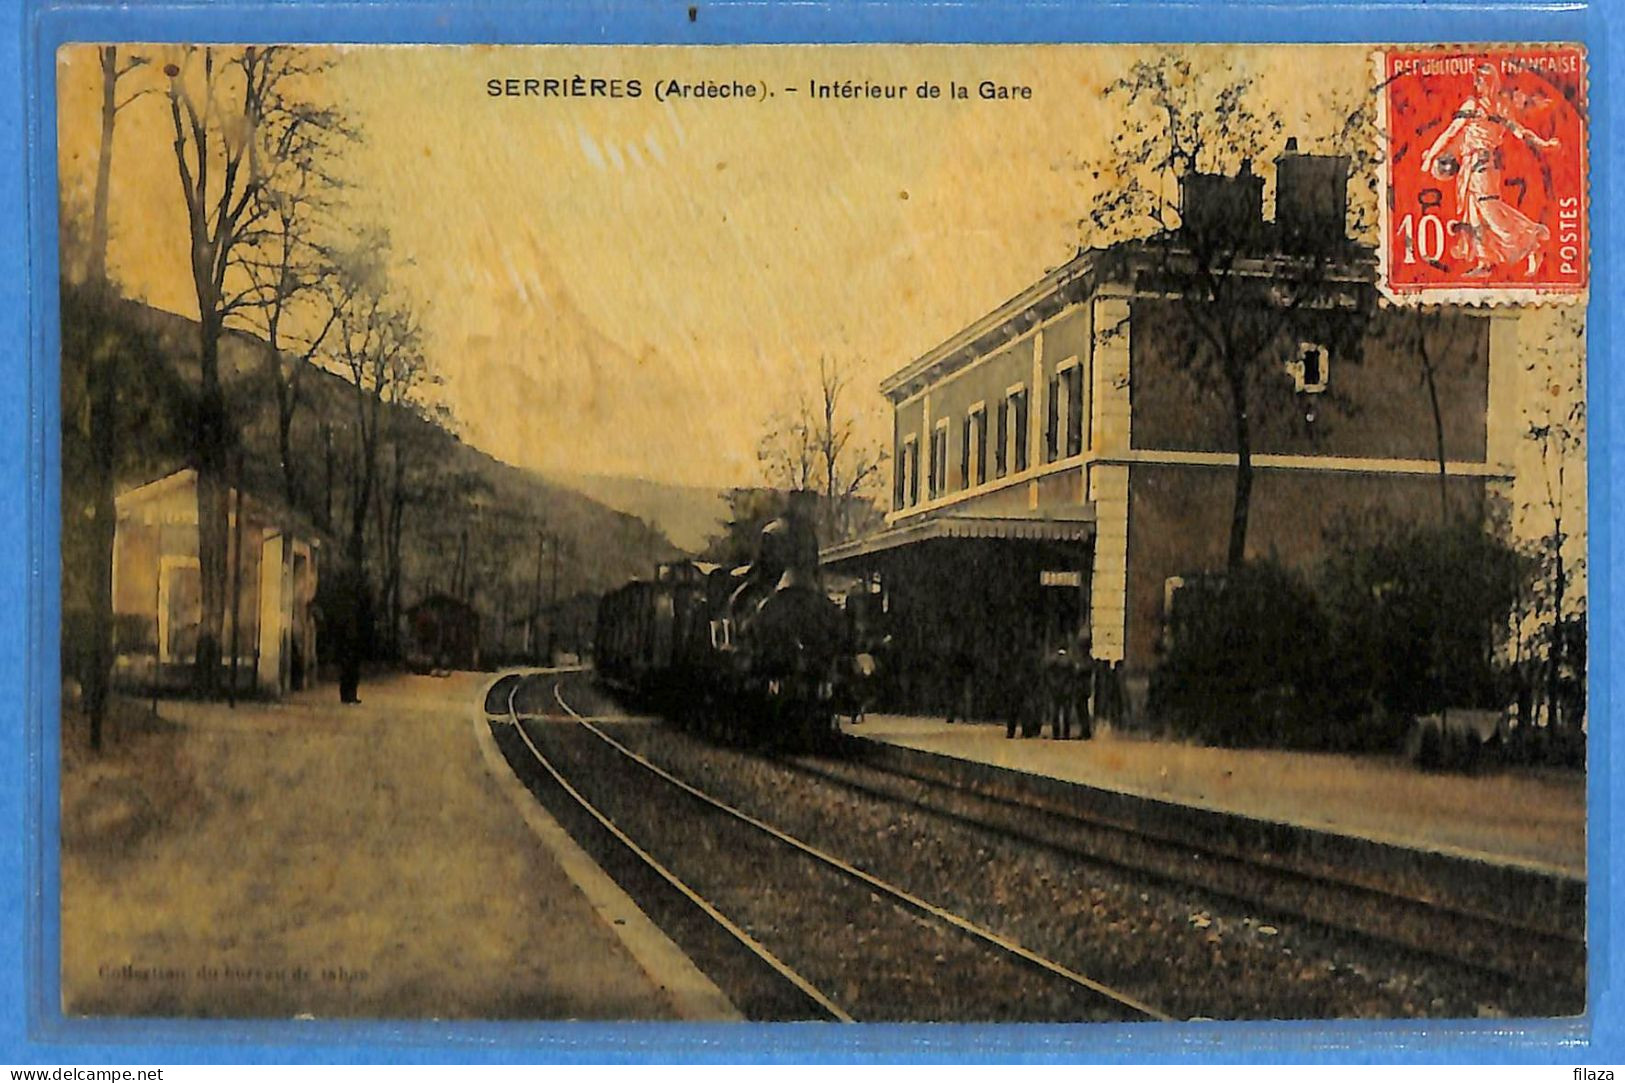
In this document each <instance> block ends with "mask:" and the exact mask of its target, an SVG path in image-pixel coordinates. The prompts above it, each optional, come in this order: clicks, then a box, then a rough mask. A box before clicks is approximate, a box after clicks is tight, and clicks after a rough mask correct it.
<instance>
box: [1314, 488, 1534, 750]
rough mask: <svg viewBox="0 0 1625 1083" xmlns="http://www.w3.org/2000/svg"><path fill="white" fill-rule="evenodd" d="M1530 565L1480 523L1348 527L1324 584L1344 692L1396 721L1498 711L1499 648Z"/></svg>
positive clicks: (1352, 709)
mask: <svg viewBox="0 0 1625 1083" xmlns="http://www.w3.org/2000/svg"><path fill="white" fill-rule="evenodd" d="M1528 570H1529V569H1528V563H1527V561H1526V560H1525V559H1524V558H1523V557H1521V556H1520V555H1519V553H1518V552H1517V550H1516V548H1515V547H1514V546H1513V545H1511V544H1510V542H1508V541H1507V540H1505V539H1504V538H1503V537H1502V536H1501V535H1500V533H1499V532H1498V531H1497V530H1495V529H1493V528H1491V529H1486V528H1485V527H1484V526H1483V525H1482V524H1480V523H1479V522H1478V521H1477V519H1476V517H1471V516H1456V517H1453V518H1451V519H1450V520H1448V521H1447V522H1444V523H1442V524H1439V523H1425V524H1416V525H1410V526H1396V525H1394V524H1371V523H1364V524H1361V525H1359V526H1350V527H1347V528H1345V529H1344V530H1343V531H1342V532H1341V535H1340V537H1338V538H1337V539H1336V544H1335V547H1334V550H1333V555H1332V557H1331V559H1329V560H1328V561H1327V563H1326V566H1325V567H1324V568H1323V570H1322V573H1321V577H1320V582H1321V586H1320V590H1321V596H1322V599H1323V601H1324V604H1325V607H1326V612H1327V613H1328V614H1329V615H1330V622H1331V644H1330V648H1331V653H1330V655H1329V659H1330V660H1332V661H1333V664H1334V665H1335V673H1336V682H1337V685H1338V687H1339V688H1340V689H1343V690H1358V693H1357V694H1358V695H1360V696H1364V697H1369V702H1365V703H1360V702H1353V703H1351V702H1349V701H1348V699H1347V695H1345V697H1344V703H1343V705H1342V706H1343V708H1344V713H1345V714H1351V713H1352V714H1361V715H1369V714H1371V708H1373V707H1374V708H1377V709H1378V710H1379V711H1380V713H1383V714H1385V715H1387V716H1389V717H1392V718H1396V719H1400V718H1404V717H1407V716H1414V715H1421V714H1428V713H1433V712H1437V711H1441V710H1444V709H1447V708H1450V707H1484V708H1497V707H1500V706H1502V704H1503V702H1504V700H1505V698H1506V692H1507V682H1506V680H1505V679H1504V674H1503V673H1502V671H1501V665H1500V658H1501V657H1502V655H1501V648H1502V646H1503V644H1504V641H1505V639H1506V637H1507V634H1508V628H1509V626H1510V617H1511V614H1512V612H1513V610H1514V608H1515V605H1516V599H1517V594H1518V589H1519V584H1520V582H1521V581H1522V580H1523V579H1524V578H1525V577H1526V576H1527V575H1528Z"/></svg>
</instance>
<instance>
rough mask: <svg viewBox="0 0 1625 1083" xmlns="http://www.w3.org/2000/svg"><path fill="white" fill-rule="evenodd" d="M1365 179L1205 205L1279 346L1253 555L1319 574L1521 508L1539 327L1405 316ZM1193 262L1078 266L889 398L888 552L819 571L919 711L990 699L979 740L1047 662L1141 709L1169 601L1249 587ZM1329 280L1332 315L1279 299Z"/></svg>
mask: <svg viewBox="0 0 1625 1083" xmlns="http://www.w3.org/2000/svg"><path fill="white" fill-rule="evenodd" d="M1347 170H1348V164H1347V161H1346V159H1342V158H1337V157H1327V156H1319V155H1307V154H1298V153H1296V150H1295V144H1294V143H1291V142H1289V143H1288V147H1287V153H1285V154H1283V155H1282V156H1281V157H1280V158H1279V159H1277V161H1276V194H1275V207H1276V214H1275V217H1274V220H1273V221H1266V220H1264V218H1263V213H1262V212H1263V199H1262V190H1263V181H1262V179H1261V178H1260V177H1257V176H1255V175H1253V174H1252V173H1251V171H1250V170H1249V169H1248V168H1247V167H1245V166H1244V167H1243V169H1242V171H1241V172H1240V173H1239V174H1238V175H1236V176H1216V175H1207V174H1190V175H1188V176H1187V177H1186V178H1185V181H1184V183H1183V184H1182V186H1181V212H1182V213H1181V218H1182V222H1183V223H1185V225H1182V226H1181V227H1180V229H1181V230H1183V229H1186V228H1190V226H1191V224H1192V223H1211V222H1214V221H1222V220H1229V221H1230V222H1231V223H1232V225H1235V224H1237V223H1239V225H1240V227H1241V228H1243V229H1244V230H1245V231H1246V233H1247V236H1248V237H1249V238H1251V239H1252V240H1255V241H1256V244H1252V243H1249V245H1247V246H1246V247H1245V249H1244V250H1243V251H1242V252H1241V254H1240V255H1239V256H1238V258H1236V259H1235V261H1234V266H1233V267H1232V268H1231V273H1234V274H1238V275H1245V276H1247V277H1248V280H1249V281H1251V282H1253V283H1256V284H1257V286H1258V287H1259V288H1257V289H1255V290H1253V291H1251V292H1250V293H1249V294H1248V296H1251V297H1254V298H1256V299H1257V302H1256V303H1257V304H1258V305H1259V307H1260V308H1266V309H1267V308H1269V307H1270V306H1274V312H1275V315H1274V316H1272V317H1271V318H1276V317H1278V318H1279V328H1278V331H1277V332H1275V333H1273V334H1272V336H1271V337H1270V338H1269V341H1270V343H1271V344H1272V345H1271V346H1270V347H1269V348H1268V350H1267V351H1264V354H1263V359H1262V363H1257V364H1254V365H1252V366H1251V378H1250V384H1249V387H1248V392H1247V402H1248V417H1249V428H1250V443H1251V447H1252V456H1251V458H1252V463H1253V487H1252V494H1251V508H1250V517H1249V529H1248V531H1247V546H1246V553H1247V555H1248V557H1249V558H1254V557H1264V556H1274V557H1276V558H1277V559H1280V560H1281V561H1283V562H1284V563H1286V564H1288V565H1289V566H1295V567H1298V568H1301V569H1304V570H1309V569H1312V568H1313V567H1314V566H1316V565H1317V564H1318V563H1319V562H1320V561H1321V560H1322V559H1323V557H1324V555H1325V553H1326V543H1325V538H1326V535H1327V531H1328V530H1329V529H1332V528H1334V527H1336V526H1337V525H1338V524H1339V523H1340V522H1343V521H1346V520H1349V519H1351V518H1354V519H1360V520H1364V521H1368V522H1369V521H1376V520H1380V519H1384V518H1386V519H1388V520H1390V521H1406V520H1410V521H1416V520H1419V519H1421V518H1423V517H1427V516H1432V517H1434V518H1437V517H1438V516H1439V515H1440V514H1441V501H1442V500H1443V501H1444V502H1446V503H1447V504H1449V505H1451V506H1453V507H1454V508H1456V509H1459V510H1464V511H1470V512H1474V513H1476V514H1480V515H1482V514H1483V513H1484V509H1485V507H1486V497H1487V496H1488V495H1489V494H1490V493H1491V491H1492V490H1497V489H1502V490H1505V492H1506V493H1509V492H1510V483H1511V480H1512V461H1513V457H1514V453H1515V448H1516V442H1517V437H1518V433H1517V418H1518V401H1519V400H1518V387H1517V380H1518V375H1519V372H1520V371H1521V366H1520V364H1519V360H1518V357H1517V325H1516V322H1515V319H1514V318H1513V317H1511V316H1509V315H1507V314H1505V311H1504V310H1496V309H1467V308H1453V307H1445V308H1441V307H1440V306H1436V305H1429V306H1426V309H1425V310H1424V309H1417V308H1408V307H1397V306H1391V305H1388V304H1387V303H1386V302H1382V301H1380V300H1379V298H1378V296H1377V292H1376V288H1375V284H1374V281H1375V260H1374V258H1373V253H1371V252H1370V251H1369V250H1368V249H1363V248H1360V247H1358V246H1356V245H1354V244H1353V243H1352V242H1350V241H1349V239H1348V237H1347V228H1346V215H1347V195H1346V193H1347V179H1348V172H1347ZM1181 244H1182V240H1181V236H1180V230H1175V231H1173V232H1172V233H1170V234H1167V235H1163V236H1161V237H1157V238H1152V239H1150V240H1146V241H1134V242H1125V243H1121V244H1117V245H1114V246H1111V247H1109V248H1102V249H1090V250H1084V251H1080V252H1079V253H1078V254H1077V256H1076V257H1075V258H1073V259H1072V260H1070V261H1069V262H1067V263H1066V264H1064V265H1062V266H1060V267H1057V268H1056V269H1054V270H1053V271H1051V272H1050V273H1048V274H1046V275H1045V276H1044V277H1043V278H1041V279H1040V280H1039V281H1037V282H1035V283H1033V284H1032V285H1031V286H1029V287H1028V288H1027V289H1025V290H1023V291H1022V292H1021V293H1019V294H1017V295H1016V296H1015V297H1012V298H1011V299H1010V300H1008V301H1006V302H1005V303H1004V304H1002V305H1000V306H999V307H998V308H996V309H994V310H993V311H992V312H989V313H987V314H986V315H983V316H981V317H980V318H978V319H976V320H975V321H974V322H972V323H970V324H969V325H968V326H966V327H964V328H963V329H961V330H960V331H958V332H957V333H955V334H954V335H952V336H951V337H949V338H948V339H947V340H946V341H944V342H942V343H940V344H938V345H937V346H935V347H933V348H932V349H930V350H928V351H927V352H926V353H925V354H923V355H922V356H920V357H918V358H917V359H915V360H914V361H912V362H910V363H909V364H908V365H906V366H904V367H903V368H901V369H899V370H898V371H896V372H894V373H893V374H892V375H891V376H889V377H888V378H887V379H886V380H885V381H884V382H883V383H882V385H881V391H882V392H883V393H884V394H885V396H886V398H887V399H888V401H889V402H890V404H891V408H892V417H893V442H892V447H891V463H892V479H891V480H892V487H891V494H890V496H891V499H890V511H889V513H888V514H887V516H886V520H885V526H884V528H883V529H882V530H880V531H878V532H877V533H874V534H871V535H870V536H867V537H863V538H860V539H857V540H855V541H851V542H847V543H844V544H841V545H838V546H835V547H833V548H830V549H826V550H825V551H824V553H823V556H822V559H823V562H824V565H825V568H826V570H828V571H831V572H834V573H844V574H846V575H848V576H850V577H852V579H854V580H857V581H861V582H863V583H864V584H866V588H865V593H866V594H867V595H868V596H869V603H868V604H866V606H865V608H866V609H868V610H870V611H872V612H876V613H878V614H880V616H879V618H878V619H879V621H880V622H881V623H882V625H883V627H884V631H885V635H886V645H887V647H886V649H887V652H888V654H889V655H890V658H889V659H888V662H889V664H890V666H891V668H892V669H893V670H894V671H895V673H896V674H897V685H898V686H897V687H896V688H895V689H894V691H893V693H892V695H893V698H894V701H895V702H894V704H893V707H894V709H903V710H911V711H922V712H957V711H958V710H960V709H962V708H960V706H959V705H960V704H961V703H962V702H963V701H964V700H965V698H966V697H967V694H968V696H969V699H970V700H971V704H972V706H971V713H972V714H973V716H974V715H978V714H979V715H981V716H984V717H1000V716H1001V714H1000V712H1002V711H1004V710H1005V709H1006V707H1005V704H1006V703H1007V702H1008V700H1009V698H1010V696H1011V695H1012V694H1013V693H1015V692H1017V691H1018V689H1017V688H1016V687H1015V685H1016V683H1017V682H1020V681H1027V680H1031V679H1033V672H1034V671H1033V669H1032V667H1031V665H1030V662H1031V659H1032V658H1033V657H1034V656H1035V655H1041V654H1043V653H1045V652H1050V651H1056V650H1060V649H1068V650H1070V651H1072V652H1073V653H1074V654H1075V655H1080V656H1081V655H1083V654H1087V656H1088V657H1090V658H1092V659H1093V660H1094V663H1095V667H1094V668H1095V669H1096V671H1097V673H1098V672H1101V671H1105V672H1106V673H1107V674H1109V676H1110V678H1111V682H1112V684H1113V686H1114V687H1115V688H1116V689H1117V691H1118V692H1119V693H1120V694H1119V695H1118V696H1116V697H1114V698H1115V699H1116V700H1117V702H1118V703H1119V704H1123V703H1126V704H1127V713H1128V714H1129V715H1130V716H1132V715H1133V714H1134V713H1135V712H1136V711H1137V710H1140V709H1142V705H1143V696H1144V690H1145V687H1146V683H1147V678H1148V676H1149V673H1150V671H1151V670H1152V668H1154V666H1155V664H1156V660H1157V652H1158V640H1159V635H1160V632H1161V629H1162V621H1163V616H1164V613H1165V612H1166V610H1167V608H1168V606H1169V605H1170V603H1171V598H1172V595H1173V594H1174V593H1175V592H1176V591H1177V590H1178V589H1180V587H1181V585H1182V584H1183V583H1184V582H1186V581H1187V580H1188V579H1189V578H1190V577H1192V576H1194V575H1200V574H1203V573H1209V572H1217V571H1222V570H1223V568H1224V566H1225V560H1226V554H1227V548H1228V542H1229V531H1230V521H1231V517H1232V509H1233V500H1234V490H1235V476H1236V463H1237V454H1236V442H1235V429H1234V426H1233V422H1232V419H1231V411H1230V409H1229V405H1228V403H1229V401H1230V400H1229V397H1228V395H1229V392H1228V390H1227V389H1226V388H1224V387H1222V386H1214V384H1215V383H1216V381H1214V380H1213V379H1212V378H1211V377H1208V378H1204V377H1203V373H1202V372H1201V371H1200V369H1199V368H1198V367H1197V366H1194V365H1191V364H1188V363H1187V358H1188V356H1189V351H1190V350H1192V349H1193V348H1199V346H1198V345H1197V343H1198V342H1199V336H1197V334H1196V333H1195V331H1194V330H1193V328H1192V326H1191V324H1192V322H1193V317H1192V316H1191V315H1190V312H1191V309H1190V307H1189V306H1190V304H1191V298H1190V297H1189V296H1187V295H1185V294H1184V293H1182V292H1181V291H1182V290H1188V289H1190V287H1189V285H1188V283H1189V282H1190V281H1191V277H1190V276H1183V277H1182V276H1181V275H1179V274H1170V273H1169V272H1170V268H1173V267H1176V266H1177V264H1178V259H1179V253H1180V250H1181ZM1306 266H1310V267H1311V269H1312V272H1313V274H1314V280H1315V282H1316V283H1317V287H1316V291H1315V293H1314V295H1313V298H1312V300H1308V301H1305V300H1304V299H1303V295H1302V294H1298V295H1294V296H1296V297H1297V300H1295V301H1294V302H1292V303H1290V304H1289V303H1288V302H1286V301H1283V300H1281V298H1284V297H1287V296H1288V295H1289V294H1291V289H1292V286H1293V283H1302V282H1303V281H1305V280H1306V278H1307V275H1306V273H1305V270H1304V269H1305V267H1306ZM1423 350H1425V351H1426V352H1427V356H1428V357H1429V358H1430V359H1431V361H1432V362H1433V366H1434V368H1435V370H1436V372H1435V376H1436V378H1435V381H1434V391H1435V392H1436V396H1437V409H1436V410H1435V406H1434V403H1433V396H1432V395H1430V393H1429V391H1428V388H1427V386H1426V384H1425V383H1424V381H1423V379H1422V375H1421V374H1422V369H1421V367H1420V360H1419V358H1420V355H1421V352H1422V351H1423ZM1272 353H1273V355H1274V356H1273V358H1272V357H1271V356H1270V354H1272ZM1440 432H1442V434H1443V446H1444V449H1445V455H1444V458H1445V464H1444V474H1445V477H1444V478H1443V479H1441V478H1440V476H1439V475H1440V466H1439V455H1438V451H1437V449H1438V447H1439V440H1438V435H1439V433H1440ZM1097 687H1099V685H1098V684H1097Z"/></svg>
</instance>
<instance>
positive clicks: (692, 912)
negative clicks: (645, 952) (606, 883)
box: [486, 678, 1169, 1021]
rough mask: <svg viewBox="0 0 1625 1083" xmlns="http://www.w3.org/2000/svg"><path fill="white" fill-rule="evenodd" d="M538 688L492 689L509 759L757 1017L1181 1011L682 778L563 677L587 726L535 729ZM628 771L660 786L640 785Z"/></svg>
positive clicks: (1123, 1015)
mask: <svg viewBox="0 0 1625 1083" xmlns="http://www.w3.org/2000/svg"><path fill="white" fill-rule="evenodd" d="M525 685H526V678H518V679H513V678H503V679H501V680H499V681H498V682H497V683H496V684H494V685H493V686H492V688H491V690H490V692H489V693H488V695H487V702H486V711H487V714H488V715H489V716H491V717H492V718H493V720H496V719H499V718H500V719H503V720H504V721H505V722H506V725H505V726H502V727H501V729H502V730H504V731H506V732H499V733H498V744H499V747H502V748H503V751H504V753H505V754H506V755H507V756H508V758H509V762H510V763H511V764H513V765H514V767H515V770H516V771H517V772H518V773H519V775H520V777H521V779H523V780H524V781H525V782H526V784H527V785H528V786H530V788H531V789H532V791H533V792H534V793H536V794H537V796H538V797H539V798H541V799H542V800H543V801H544V803H547V804H548V805H549V807H550V808H551V809H553V810H554V812H555V814H561V813H562V814H563V817H562V818H565V819H567V820H568V821H571V822H570V823H567V824H566V826H567V827H573V828H574V829H573V830H572V833H573V834H577V835H578V837H580V836H581V835H586V836H588V840H591V841H593V842H594V845H592V846H590V848H592V849H595V850H597V851H598V856H600V857H601V858H602V859H603V860H605V861H606V863H607V864H608V865H611V866H614V867H613V868H611V873H612V875H615V876H616V878H617V879H618V880H622V883H623V887H627V889H628V890H629V891H630V892H632V893H633V895H634V897H635V898H639V901H640V903H642V904H643V905H645V906H651V905H652V906H654V907H656V908H658V909H660V910H661V911H663V913H664V914H665V915H666V916H667V917H668V918H669V919H670V920H671V922H672V925H673V926H674V929H675V933H674V938H676V939H678V940H679V942H680V943H682V944H683V945H684V946H685V948H689V949H690V950H691V954H695V955H696V956H697V957H704V958H706V959H708V960H710V961H712V962H713V964H714V965H715V966H716V967H717V968H718V970H720V971H721V975H722V976H721V978H720V979H719V984H724V987H725V989H726V990H727V991H729V992H730V995H731V996H732V997H733V999H734V1000H735V1003H736V1004H737V1005H738V1006H739V1007H740V1008H741V1010H742V1011H744V1012H745V1014H746V1015H747V1016H749V1017H751V1018H757V1019H775V1018H820V1019H830V1020H837V1021H852V1020H856V1019H876V1020H878V1019H887V1020H900V1019H915V1018H917V1019H928V1020H946V1019H978V1020H1091V1021H1108V1020H1110V1021H1132V1020H1165V1019H1167V1018H1169V1016H1168V1014H1166V1013H1165V1012H1163V1011H1161V1010H1159V1009H1158V1008H1156V1007H1154V1006H1152V1005H1151V1004H1148V1003H1146V1002H1144V1001H1143V1000H1141V999H1138V998H1136V997H1135V996H1133V995H1131V994H1130V993H1128V992H1125V991H1123V990H1121V989H1118V988H1115V987H1113V986H1111V985H1109V984H1107V983H1105V982H1102V981H1099V980H1096V979H1095V978H1092V977H1090V976H1089V975H1087V974H1084V973H1081V972H1080V971H1078V970H1076V969H1074V968H1073V967H1070V966H1068V965H1066V964H1064V963H1062V962H1058V961H1056V960H1055V959H1053V958H1050V957H1048V956H1046V955H1044V954H1042V953H1040V952H1038V951H1034V950H1032V949H1030V948H1028V947H1026V946H1024V945H1023V944H1021V943H1018V942H1016V941H1015V940H1013V939H1011V938H1010V937H1008V936H1006V935H1004V934H1001V933H1000V932H997V931H995V930H993V929H990V928H988V927H986V926H984V925H982V924H979V923H977V922H976V921H974V920H971V919H970V918H967V917H965V916H963V915H962V914H960V913H957V912H955V911H954V910H951V909H949V908H947V907H944V906H942V905H939V904H937V903H935V902H932V901H930V900H928V899H925V898H923V897H921V896H919V895H917V894H914V893H912V892H910V891H908V890H907V889H906V888H904V887H902V886H899V885H898V884H895V883H893V882H891V881H889V880H887V879H885V878H883V877H881V876H878V875H876V874H874V873H872V872H869V871H866V870H865V869H863V868H860V867H858V866H857V865H856V864H853V863H851V862H848V861H846V860H843V859H842V858H841V857H839V856H837V855H835V854H833V853H830V852H828V851H826V850H824V849H821V848H820V847H818V846H816V845H814V844H812V843H809V842H807V841H805V840H803V839H801V838H798V837H796V836H794V835H792V834H790V833H788V832H786V831H784V830H781V829H780V828H778V827H776V826H774V825H772V824H769V823H767V822H766V821H764V820H762V819H760V818H758V817H756V816H753V815H752V814H750V813H749V812H747V811H745V810H743V809H741V808H738V807H736V806H734V805H732V804H730V803H728V802H727V801H725V800H722V799H720V798H718V797H715V796H713V795H712V794H710V793H707V792H705V791H704V790H702V789H701V788H699V787H697V786H695V785H693V784H691V783H689V782H687V781H685V780H683V779H681V778H679V777H677V776H676V775H675V774H673V773H671V772H670V771H668V770H666V769H665V768H663V767H661V766H660V765H658V764H655V763H654V762H652V761H651V760H650V759H648V758H647V757H645V756H643V755H641V754H639V753H638V752H636V751H635V750H633V749H631V748H629V747H627V746H626V745H625V744H623V743H622V742H620V741H618V740H616V739H615V738H614V737H613V736H611V735H610V734H609V733H607V732H605V730H604V729H603V728H602V727H600V726H599V725H597V724H595V723H594V722H593V721H592V720H590V719H589V718H587V717H584V716H583V715H581V714H579V713H578V712H576V711H575V710H574V709H573V708H572V707H571V706H570V705H569V704H568V703H567V702H566V701H565V699H564V697H563V695H562V692H561V690H560V688H559V686H558V685H557V684H554V686H553V689H552V693H553V699H554V700H555V702H556V703H557V705H558V707H559V708H560V710H561V711H562V712H563V717H566V718H568V719H570V720H571V721H572V723H573V724H566V723H561V722H543V723H539V724H538V723H535V722H529V723H527V720H526V719H524V718H522V717H521V713H520V711H519V710H518V709H517V706H516V697H517V696H518V694H519V692H520V691H521V689H522V688H524V687H525ZM498 706H500V707H501V708H502V709H501V710H500V711H498V710H496V709H494V708H496V707H498ZM493 729H494V730H495V729H497V727H496V726H494V727H493ZM628 771H632V772H635V776H636V778H638V779H641V780H644V783H645V784H643V785H636V784H634V785H627V784H626V780H627V772H628ZM674 826H680V827H681V830H679V831H674V830H673V828H674ZM584 841H585V840H584ZM623 877H624V878H623ZM662 924H665V922H662ZM923 975H931V978H932V980H930V981H922V980H920V979H921V977H922V976H923ZM730 986H731V988H730Z"/></svg>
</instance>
